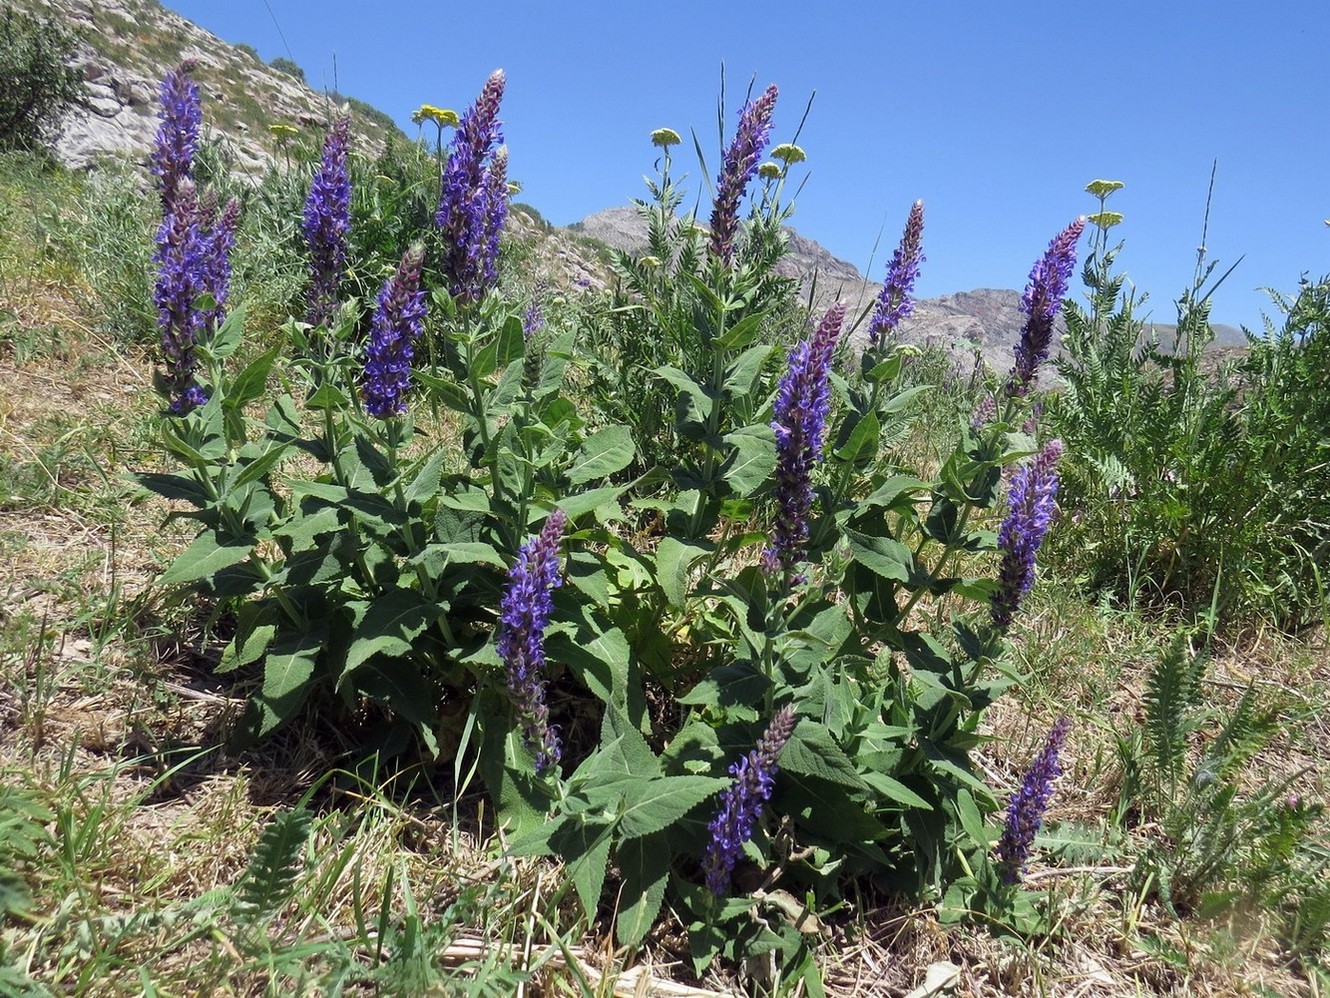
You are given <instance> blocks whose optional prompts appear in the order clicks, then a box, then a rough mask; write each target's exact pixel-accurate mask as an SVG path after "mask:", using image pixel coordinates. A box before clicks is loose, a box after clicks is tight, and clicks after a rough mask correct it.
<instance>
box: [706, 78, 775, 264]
mask: <svg viewBox="0 0 1330 998" xmlns="http://www.w3.org/2000/svg"><path fill="white" fill-rule="evenodd" d="M777 93H778V91H777V90H776V85H775V84H774V83H773V84H772V85H771V86H769V87H767V89H766V90H765V91H764V92H763V94H762V96H761V97H759V98H758V99H757V100H755V101H749V102H748V103H747V104H745V105H744V106H743V109H742V110H741V111H740V112H739V127H738V129H737V130H736V131H735V133H734V138H733V139H732V140H731V142H730V146H729V148H728V149H726V150H725V158H724V159H723V160H722V162H721V168H720V176H719V177H717V178H716V200H715V202H714V203H713V205H712V208H711V244H710V249H711V255H712V256H713V257H715V258H716V259H718V260H720V261H722V262H723V263H725V264H726V265H728V264H730V263H732V262H733V261H734V240H735V237H736V236H737V235H738V233H739V202H740V201H742V200H743V196H744V192H745V191H746V190H747V189H748V184H749V182H751V181H752V179H753V176H754V175H755V174H756V173H757V166H758V162H759V161H760V160H761V159H762V153H763V151H764V150H765V149H766V147H767V141H768V139H769V138H770V137H771V115H772V112H773V111H775V109H776V96H777Z"/></svg>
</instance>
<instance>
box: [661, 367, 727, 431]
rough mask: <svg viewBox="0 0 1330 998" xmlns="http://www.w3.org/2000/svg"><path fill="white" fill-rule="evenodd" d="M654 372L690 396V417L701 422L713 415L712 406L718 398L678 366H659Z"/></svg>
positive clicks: (681, 392)
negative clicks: (708, 392) (713, 396)
mask: <svg viewBox="0 0 1330 998" xmlns="http://www.w3.org/2000/svg"><path fill="white" fill-rule="evenodd" d="M652 373H653V374H655V375H656V377H658V378H662V379H664V380H665V381H668V382H669V383H670V384H671V385H673V386H674V387H675V389H676V390H677V391H678V392H679V393H680V394H681V395H686V396H687V397H688V399H689V402H688V408H689V418H690V419H693V420H694V421H696V422H699V423H704V422H706V420H707V418H708V417H709V416H710V415H711V409H712V407H713V406H714V405H715V404H716V400H715V399H713V398H712V397H711V396H710V395H708V394H707V391H706V389H704V388H703V387H702V386H701V385H699V384H698V383H697V382H696V381H694V380H693V379H692V378H691V377H690V376H689V375H688V374H686V373H685V372H683V371H681V370H679V369H678V368H677V367H669V366H665V367H658V368H656V369H655V371H653V372H652Z"/></svg>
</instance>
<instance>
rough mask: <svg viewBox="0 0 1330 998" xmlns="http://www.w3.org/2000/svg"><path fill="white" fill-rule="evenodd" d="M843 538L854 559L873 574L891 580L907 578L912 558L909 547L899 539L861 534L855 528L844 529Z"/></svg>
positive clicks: (902, 580) (899, 580)
mask: <svg viewBox="0 0 1330 998" xmlns="http://www.w3.org/2000/svg"><path fill="white" fill-rule="evenodd" d="M845 538H846V540H847V541H848V542H849V545H850V551H851V554H852V556H853V558H854V560H855V561H856V562H858V563H859V564H861V565H863V566H864V567H865V568H867V569H868V570H869V571H870V572H872V573H873V574H874V575H878V576H881V577H882V578H884V579H887V580H889V581H892V582H906V581H908V580H909V578H910V570H911V568H912V567H913V565H914V558H913V556H912V555H911V554H910V549H909V548H908V547H906V546H905V545H904V544H902V543H901V542H900V541H897V540H892V539H891V538H890V537H874V536H871V535H869V534H861V533H859V532H858V531H857V530H846V531H845Z"/></svg>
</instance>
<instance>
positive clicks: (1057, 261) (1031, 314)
mask: <svg viewBox="0 0 1330 998" xmlns="http://www.w3.org/2000/svg"><path fill="white" fill-rule="evenodd" d="M1084 228H1085V219H1084V218H1083V217H1082V218H1078V219H1076V220H1075V221H1074V222H1072V223H1071V224H1070V225H1068V226H1067V227H1066V228H1065V229H1063V230H1062V231H1061V232H1060V233H1058V234H1057V235H1056V236H1054V237H1053V241H1052V242H1050V243H1049V244H1048V250H1047V252H1045V253H1044V255H1043V256H1042V257H1041V258H1040V259H1039V260H1038V262H1036V263H1035V265H1034V269H1033V270H1031V271H1030V281H1029V283H1028V284H1026V285H1025V293H1024V294H1023V295H1021V311H1022V312H1024V313H1025V314H1026V317H1027V318H1026V320H1025V328H1024V329H1022V330H1021V338H1020V342H1019V343H1017V344H1016V363H1015V366H1014V367H1012V369H1011V376H1010V377H1009V378H1008V379H1007V394H1008V395H1009V396H1013V397H1015V396H1020V395H1025V394H1027V393H1028V392H1029V391H1030V389H1031V388H1033V387H1034V382H1035V379H1036V378H1037V377H1038V374H1039V365H1040V364H1041V363H1043V361H1044V360H1046V359H1047V358H1048V349H1049V345H1050V344H1051V343H1052V340H1053V319H1054V317H1055V316H1056V315H1057V314H1058V309H1059V308H1061V307H1062V299H1063V297H1065V296H1066V294H1067V284H1068V282H1069V281H1070V280H1071V275H1072V272H1073V271H1075V269H1076V242H1077V240H1078V239H1080V237H1081V230H1082V229H1084Z"/></svg>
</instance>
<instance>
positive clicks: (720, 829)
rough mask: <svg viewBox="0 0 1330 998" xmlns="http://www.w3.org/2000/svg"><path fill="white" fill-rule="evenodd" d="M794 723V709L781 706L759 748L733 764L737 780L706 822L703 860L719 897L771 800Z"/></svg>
mask: <svg viewBox="0 0 1330 998" xmlns="http://www.w3.org/2000/svg"><path fill="white" fill-rule="evenodd" d="M794 723H795V715H794V708H792V707H788V706H786V707H782V708H780V710H778V711H776V713H775V715H774V716H773V717H772V718H771V723H770V725H768V726H767V730H766V733H765V734H763V735H762V737H761V738H760V739H758V742H757V747H756V748H754V749H752V750H751V751H750V752H749V753H748V754H747V755H745V756H744V757H743V758H742V759H740V760H739V761H738V762H736V763H733V764H732V765H731V766H730V775H731V776H732V777H734V781H733V782H732V783H731V784H730V785H729V786H728V787H726V788H725V789H724V790H722V791H721V794H720V810H719V811H717V812H716V816H715V817H714V818H712V819H711V823H710V824H709V825H707V830H708V831H709V832H710V833H711V838H710V839H709V840H708V842H707V851H706V855H705V856H704V857H703V859H702V867H703V869H704V870H706V880H707V888H708V889H709V890H710V891H711V893H712V894H715V895H716V896H717V897H724V896H725V895H726V894H728V893H729V892H730V879H731V876H732V875H733V873H734V865H735V864H736V863H737V862H738V861H739V857H740V856H741V855H742V854H743V847H744V843H745V842H747V841H748V840H749V839H751V838H752V837H753V829H754V827H756V825H757V819H758V818H759V817H761V815H762V808H763V807H764V806H765V805H766V803H767V801H769V800H771V792H772V790H773V789H774V788H775V786H776V773H777V772H778V771H779V767H778V766H777V765H776V762H777V760H778V759H779V758H780V753H781V750H782V749H784V748H785V743H786V742H788V741H789V740H790V735H791V734H793V732H794Z"/></svg>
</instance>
